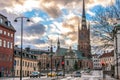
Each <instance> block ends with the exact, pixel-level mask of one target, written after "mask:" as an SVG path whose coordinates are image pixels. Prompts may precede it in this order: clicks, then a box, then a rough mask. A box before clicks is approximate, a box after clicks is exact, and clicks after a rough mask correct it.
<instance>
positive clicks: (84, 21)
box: [81, 0, 87, 29]
mask: <svg viewBox="0 0 120 80" xmlns="http://www.w3.org/2000/svg"><path fill="white" fill-rule="evenodd" d="M81 27H82V29H86V28H87V26H86V15H85V0H83V10H82V26H81Z"/></svg>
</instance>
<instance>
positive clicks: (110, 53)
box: [100, 50, 114, 58]
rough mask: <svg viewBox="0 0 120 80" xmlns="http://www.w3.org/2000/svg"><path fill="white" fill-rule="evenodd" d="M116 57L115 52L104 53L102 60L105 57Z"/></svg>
mask: <svg viewBox="0 0 120 80" xmlns="http://www.w3.org/2000/svg"><path fill="white" fill-rule="evenodd" d="M113 56H114V50H112V51H111V52H108V53H103V54H102V55H101V56H100V58H105V57H113Z"/></svg>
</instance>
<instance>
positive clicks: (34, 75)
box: [30, 71, 45, 78]
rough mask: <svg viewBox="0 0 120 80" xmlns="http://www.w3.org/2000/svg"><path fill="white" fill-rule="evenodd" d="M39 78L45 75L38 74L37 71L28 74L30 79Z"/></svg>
mask: <svg viewBox="0 0 120 80" xmlns="http://www.w3.org/2000/svg"><path fill="white" fill-rule="evenodd" d="M40 76H45V74H44V73H40V72H38V71H34V72H32V73H31V74H30V77H33V78H34V77H40Z"/></svg>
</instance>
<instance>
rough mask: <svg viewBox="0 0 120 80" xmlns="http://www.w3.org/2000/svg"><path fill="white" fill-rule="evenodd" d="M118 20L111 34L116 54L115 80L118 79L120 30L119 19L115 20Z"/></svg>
mask: <svg viewBox="0 0 120 80" xmlns="http://www.w3.org/2000/svg"><path fill="white" fill-rule="evenodd" d="M117 20H118V23H117V24H116V25H115V27H114V30H113V34H114V37H115V53H116V78H117V79H119V71H118V70H119V69H118V56H119V55H118V51H119V50H118V48H119V47H118V34H120V33H119V31H118V30H120V19H117Z"/></svg>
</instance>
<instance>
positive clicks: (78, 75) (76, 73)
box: [71, 71, 81, 77]
mask: <svg viewBox="0 0 120 80" xmlns="http://www.w3.org/2000/svg"><path fill="white" fill-rule="evenodd" d="M71 77H81V72H80V71H76V72H73V74H72V75H71Z"/></svg>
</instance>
